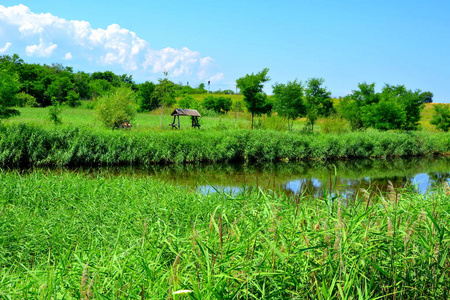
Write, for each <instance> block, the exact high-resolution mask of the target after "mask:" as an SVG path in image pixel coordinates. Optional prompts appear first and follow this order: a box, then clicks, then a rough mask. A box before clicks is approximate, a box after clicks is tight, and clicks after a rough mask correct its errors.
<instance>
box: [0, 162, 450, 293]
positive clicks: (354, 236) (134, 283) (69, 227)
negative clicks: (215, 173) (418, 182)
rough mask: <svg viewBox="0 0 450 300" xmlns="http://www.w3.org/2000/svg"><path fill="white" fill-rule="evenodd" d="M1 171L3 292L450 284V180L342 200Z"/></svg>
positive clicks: (418, 289) (344, 289)
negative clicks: (420, 190)
mask: <svg viewBox="0 0 450 300" xmlns="http://www.w3.org/2000/svg"><path fill="white" fill-rule="evenodd" d="M0 182H1V183H2V189H1V192H0V208H1V212H0V245H1V246H0V247H1V250H0V298H2V299H172V298H174V299H187V298H189V299H446V298H448V297H449V295H450V294H449V293H450V290H449V289H450V260H449V251H450V245H449V244H450V235H449V231H448V228H449V222H450V215H449V214H450V189H449V188H448V185H447V187H442V188H440V189H437V190H435V191H433V192H432V193H431V194H428V195H421V194H417V193H414V192H412V191H410V190H408V189H404V190H393V189H390V191H389V192H388V193H386V194H383V193H381V192H378V193H377V195H376V196H374V195H373V194H372V196H370V195H369V194H368V193H366V191H361V195H360V196H358V197H356V198H355V199H348V198H347V199H343V198H339V197H337V196H333V194H331V193H327V192H326V191H325V193H324V196H323V197H320V198H318V197H307V196H302V195H297V196H295V197H288V196H285V195H282V196H280V195H277V194H276V193H275V192H270V191H266V192H262V191H260V190H253V191H246V192H245V193H243V194H240V195H237V196H233V197H231V196H227V195H225V194H221V193H215V194H209V195H202V194H196V193H191V192H188V191H186V190H185V189H182V188H179V187H174V186H171V185H168V184H167V183H162V182H159V181H153V180H151V179H148V178H140V179H136V178H133V179H129V178H120V177H112V178H108V177H99V176H95V175H91V176H82V175H80V174H75V173H71V172H66V171H59V173H58V172H56V173H55V172H44V171H42V170H41V171H29V172H22V173H19V172H15V171H10V172H6V171H4V172H1V173H0ZM179 290H191V291H192V292H191V293H189V294H186V295H180V296H178V295H173V292H175V291H179ZM182 297H185V298H182Z"/></svg>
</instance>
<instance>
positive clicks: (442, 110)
mask: <svg viewBox="0 0 450 300" xmlns="http://www.w3.org/2000/svg"><path fill="white" fill-rule="evenodd" d="M433 108H434V115H433V119H432V120H431V122H430V123H431V124H433V125H435V126H436V128H438V129H440V130H443V131H445V132H447V131H448V130H449V129H450V105H446V104H437V105H435V106H434V107H433Z"/></svg>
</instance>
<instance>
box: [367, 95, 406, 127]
mask: <svg viewBox="0 0 450 300" xmlns="http://www.w3.org/2000/svg"><path fill="white" fill-rule="evenodd" d="M362 116H363V120H364V125H365V127H372V128H375V129H380V130H392V129H398V128H401V127H402V126H403V125H404V124H405V122H406V113H405V111H404V109H403V108H402V106H401V105H400V104H398V103H396V102H392V101H389V100H388V99H382V100H380V102H378V103H374V104H372V105H366V106H364V107H363V108H362Z"/></svg>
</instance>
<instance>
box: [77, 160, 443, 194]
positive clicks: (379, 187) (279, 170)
mask: <svg viewBox="0 0 450 300" xmlns="http://www.w3.org/2000/svg"><path fill="white" fill-rule="evenodd" d="M76 172H81V173H85V174H86V175H88V176H99V175H100V176H127V177H142V176H146V177H147V176H148V177H153V178H158V179H159V180H162V181H167V182H170V183H174V184H177V185H182V186H186V187H188V188H190V189H195V190H197V191H198V192H200V193H204V194H208V193H214V192H217V191H221V192H225V193H227V194H230V193H231V194H236V193H239V192H241V191H243V190H244V189H246V188H249V187H257V188H262V189H272V190H281V191H283V192H284V193H286V194H299V193H303V194H311V195H319V196H320V195H322V194H323V193H333V194H334V193H339V194H341V195H348V194H353V193H355V192H356V191H359V190H360V189H361V188H364V189H366V190H370V191H373V192H385V191H387V186H388V182H389V181H390V182H392V184H393V185H394V187H395V188H408V189H410V190H415V191H418V192H421V193H425V192H426V191H427V190H429V189H431V188H433V187H434V186H435V185H436V184H442V183H443V182H444V181H448V182H450V157H425V158H424V157H421V158H419V157H411V158H391V159H361V160H339V161H304V162H298V163H277V164H261V165H245V164H237V165H236V164H205V165H198V164H187V165H165V166H161V165H155V166H151V167H149V168H136V167H120V168H97V169H95V168H89V169H77V170H76Z"/></svg>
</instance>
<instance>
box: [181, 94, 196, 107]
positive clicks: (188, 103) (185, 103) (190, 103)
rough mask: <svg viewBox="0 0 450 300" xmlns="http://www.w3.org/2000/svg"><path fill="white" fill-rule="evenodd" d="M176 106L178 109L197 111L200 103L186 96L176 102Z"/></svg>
mask: <svg viewBox="0 0 450 300" xmlns="http://www.w3.org/2000/svg"><path fill="white" fill-rule="evenodd" d="M178 106H179V108H190V109H199V108H200V101H198V100H197V99H195V98H194V97H192V96H190V95H187V94H186V95H184V96H183V98H181V99H180V100H179V101H178Z"/></svg>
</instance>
